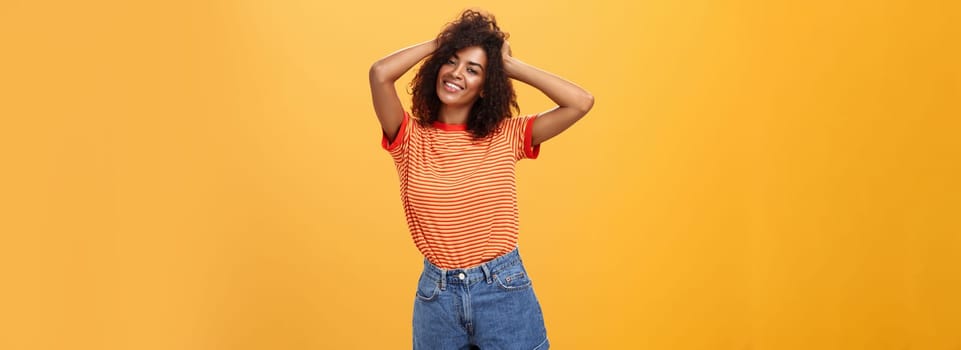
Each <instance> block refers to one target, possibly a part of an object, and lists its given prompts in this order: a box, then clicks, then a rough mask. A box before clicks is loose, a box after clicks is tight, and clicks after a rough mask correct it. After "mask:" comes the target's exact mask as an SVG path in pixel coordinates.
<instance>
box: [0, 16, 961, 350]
mask: <svg viewBox="0 0 961 350" xmlns="http://www.w3.org/2000/svg"><path fill="white" fill-rule="evenodd" d="M471 6H479V7H481V8H483V9H486V10H489V11H491V12H493V13H494V14H496V15H497V17H498V19H499V20H500V24H501V26H502V28H504V29H505V30H507V31H509V32H510V33H511V34H512V39H511V43H512V47H513V50H514V54H515V56H517V57H518V58H520V59H522V60H524V61H525V62H528V63H531V64H534V65H536V66H539V67H541V68H543V69H546V70H548V71H552V72H555V73H557V74H559V75H562V76H564V77H566V78H568V79H570V80H572V81H575V82H577V83H579V84H580V85H582V86H584V87H585V88H587V89H588V90H590V91H591V92H592V93H593V94H594V95H595V96H596V99H597V103H596V105H595V108H594V110H593V111H592V112H591V113H590V114H589V115H588V116H587V117H586V118H585V119H584V120H582V121H581V122H580V123H578V124H577V125H575V126H574V127H573V128H571V129H570V130H568V131H567V132H565V133H564V134H562V135H561V136H559V137H557V138H555V139H552V140H550V141H549V142H547V143H545V144H544V147H543V150H542V153H541V156H540V159H538V160H535V161H524V162H522V163H521V165H519V169H518V177H519V184H518V187H519V188H518V190H519V196H520V207H521V226H522V234H521V242H520V244H521V251H522V253H523V255H524V257H525V262H526V263H527V264H528V269H529V270H530V272H531V274H532V276H533V279H534V283H535V288H536V290H537V293H538V296H539V297H540V299H541V302H542V305H543V307H544V310H545V316H546V319H547V326H548V332H549V336H550V338H551V341H552V343H553V345H554V348H557V349H625V348H637V349H736V350H744V349H899V350H900V349H959V348H961V298H959V295H961V234H959V233H961V219H959V217H961V215H959V213H961V184H959V183H961V181H959V179H961V169H959V166H961V141H959V140H961V138H959V137H958V134H959V132H961V122H959V118H958V117H959V116H961V107H959V106H961V103H959V102H961V65H959V64H958V62H961V55H959V38H961V26H959V25H958V24H957V21H958V19H959V13H961V11H959V6H958V3H957V2H954V1H844V2H837V1H820V0H818V1H807V2H794V1H791V2H788V1H781V2H771V1H744V0H732V1H716V2H712V1H696V0H692V1H676V2H635V1H624V2H622V3H615V2H605V3H599V2H592V1H580V2H569V3H559V2H556V1H490V2H484V3H481V4H478V3H466V2H463V3H461V2H417V1H392V2H386V1H384V2H365V1H349V2H326V1H288V2H279V1H278V2H269V1H180V0H174V1H164V2H160V1H156V2H133V1H113V2H110V1H90V2H80V1H73V2H66V1H64V2H41V1H17V0H13V1H9V0H8V1H6V2H4V3H3V4H2V5H0V45H2V54H0V116H2V126H0V146H2V147H0V157H2V158H0V159H2V164H3V172H2V175H0V176H2V182H0V198H2V200H0V204H2V207H0V218H2V219H0V233H2V236H0V237H2V238H0V239H2V241H0V278H2V288H0V348H2V349H9V350H18V349H238V350H240V349H384V348H389V349H395V348H396V349H403V348H409V346H410V321H411V309H412V302H413V293H414V287H415V283H416V278H417V274H418V273H419V269H420V267H421V260H420V256H419V254H418V252H417V250H416V249H415V247H414V245H413V243H412V242H411V240H410V237H409V235H408V233H407V228H406V224H405V221H404V217H403V211H402V208H401V205H400V201H399V198H398V189H397V177H396V176H397V175H396V173H395V171H394V166H393V164H392V163H391V160H390V157H389V156H388V154H387V153H386V152H384V151H383V150H381V149H380V148H379V142H380V139H379V137H380V131H379V128H378V124H377V120H376V118H375V116H374V114H373V109H372V107H371V105H370V95H369V90H368V87H367V69H368V67H369V66H370V64H371V63H372V62H374V61H375V60H376V59H378V58H380V57H383V56H384V55H386V54H388V53H390V52H392V51H394V50H396V49H399V48H401V47H404V46H407V45H410V44H414V43H417V42H421V41H424V40H427V39H429V38H431V37H433V36H434V35H436V33H437V32H438V31H439V30H440V29H441V27H442V25H443V24H444V23H446V22H447V21H449V20H451V19H453V18H454V17H455V16H456V15H457V14H458V13H459V12H460V10H462V9H463V8H466V7H471ZM410 78H411V75H406V76H404V77H403V78H402V79H401V81H399V82H398V87H399V89H400V90H401V91H402V92H403V91H404V90H405V89H406V84H407V83H408V82H409V81H410ZM521 85H523V84H519V86H518V89H519V91H518V93H519V101H520V103H521V109H522V113H524V114H528V113H537V112H540V111H542V110H545V109H547V108H549V107H551V106H552V104H551V103H550V101H549V100H547V99H546V98H545V97H543V96H542V95H541V94H539V93H538V92H537V91H535V90H532V89H531V88H529V87H527V86H521ZM402 100H404V102H405V104H409V96H407V95H404V94H402Z"/></svg>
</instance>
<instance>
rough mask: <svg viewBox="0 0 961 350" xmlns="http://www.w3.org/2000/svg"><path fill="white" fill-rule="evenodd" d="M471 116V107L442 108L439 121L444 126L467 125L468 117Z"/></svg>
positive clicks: (446, 106)
mask: <svg viewBox="0 0 961 350" xmlns="http://www.w3.org/2000/svg"><path fill="white" fill-rule="evenodd" d="M469 114H470V106H467V107H457V106H448V105H442V106H440V113H439V115H438V116H437V120H438V121H439V122H441V123H444V124H467V116H468V115H469Z"/></svg>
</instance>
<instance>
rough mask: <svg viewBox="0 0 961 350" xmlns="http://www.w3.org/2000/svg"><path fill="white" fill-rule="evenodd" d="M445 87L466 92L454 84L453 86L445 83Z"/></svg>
mask: <svg viewBox="0 0 961 350" xmlns="http://www.w3.org/2000/svg"><path fill="white" fill-rule="evenodd" d="M444 85H447V86H450V87H451V88H452V89H457V90H464V89H463V88H461V87H460V86H457V85H454V84H451V83H444Z"/></svg>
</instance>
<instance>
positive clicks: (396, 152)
mask: <svg viewBox="0 0 961 350" xmlns="http://www.w3.org/2000/svg"><path fill="white" fill-rule="evenodd" d="M407 140H410V115H409V114H407V111H404V119H402V120H401V122H400V128H398V129H397V135H394V139H393V140H391V139H389V138H388V137H387V133H386V132H383V130H381V139H380V146H381V147H383V148H384V150H387V152H390V155H391V156H392V157H394V159H395V160H397V159H400V158H401V157H402V156H403V154H404V152H405V151H406V150H407Z"/></svg>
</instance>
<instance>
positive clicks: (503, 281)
mask: <svg viewBox="0 0 961 350" xmlns="http://www.w3.org/2000/svg"><path fill="white" fill-rule="evenodd" d="M494 280H495V281H497V286H498V287H500V289H503V290H506V291H516V290H525V289H528V288H530V287H531V279H530V277H528V276H527V271H526V270H524V266H523V265H520V264H518V265H514V266H511V267H508V268H506V269H504V270H501V271H498V272H496V273H494Z"/></svg>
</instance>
